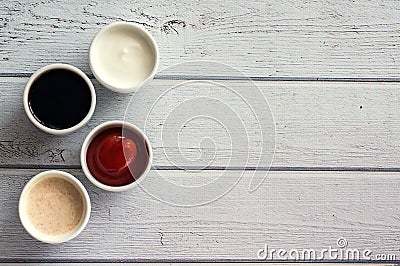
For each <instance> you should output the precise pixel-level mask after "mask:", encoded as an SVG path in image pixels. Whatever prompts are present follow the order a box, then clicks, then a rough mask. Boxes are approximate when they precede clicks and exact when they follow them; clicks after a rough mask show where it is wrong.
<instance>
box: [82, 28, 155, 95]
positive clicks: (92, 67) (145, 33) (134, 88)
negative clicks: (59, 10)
mask: <svg viewBox="0 0 400 266" xmlns="http://www.w3.org/2000/svg"><path fill="white" fill-rule="evenodd" d="M118 27H127V28H130V29H132V30H134V31H136V32H139V33H141V34H142V36H145V37H146V39H147V40H148V41H149V43H150V44H151V46H152V48H153V52H154V66H153V69H152V71H151V73H150V74H149V76H148V77H147V78H146V79H145V80H143V81H142V82H141V83H140V84H137V85H133V86H131V87H118V86H115V85H112V84H110V83H108V82H106V81H105V80H104V79H102V78H101V76H100V75H99V74H98V73H97V72H96V67H95V64H94V63H93V59H92V58H93V53H94V52H93V50H94V48H93V47H94V44H95V43H96V42H97V41H98V39H99V38H100V36H101V35H102V34H104V33H105V32H107V31H109V30H112V29H115V28H118ZM159 61H160V52H159V49H158V45H157V43H156V41H155V39H154V37H153V36H152V35H151V34H150V32H148V31H147V30H146V29H145V28H144V27H143V26H142V25H140V24H137V23H133V22H127V21H117V22H113V23H111V24H108V25H107V26H105V27H103V28H102V29H101V30H100V31H99V32H97V34H96V35H95V36H94V37H93V39H92V42H91V44H90V47H89V66H90V70H91V71H92V73H93V75H94V77H95V78H96V79H97V81H99V82H100V83H101V84H102V85H103V86H104V87H106V88H108V89H110V90H112V91H114V92H118V93H131V92H134V91H137V90H138V89H139V88H140V87H142V86H144V85H145V84H147V83H148V82H149V81H151V80H152V79H153V78H154V76H155V74H156V72H157V69H158V67H159Z"/></svg>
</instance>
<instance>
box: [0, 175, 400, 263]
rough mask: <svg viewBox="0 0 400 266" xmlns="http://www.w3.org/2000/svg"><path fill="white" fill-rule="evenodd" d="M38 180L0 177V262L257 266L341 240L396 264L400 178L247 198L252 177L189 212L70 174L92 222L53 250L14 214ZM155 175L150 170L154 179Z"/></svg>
mask: <svg viewBox="0 0 400 266" xmlns="http://www.w3.org/2000/svg"><path fill="white" fill-rule="evenodd" d="M38 172H39V170H0V177H1V180H2V182H1V183H0V191H1V193H0V199H1V200H0V214H1V215H0V224H1V227H0V228H1V234H0V250H1V253H0V260H1V259H13V258H14V259H18V258H19V259H22V258H30V259H38V260H46V259H50V260H51V259H65V260H68V259H100V260H101V259H103V260H107V259H108V260H113V259H114V260H124V259H125V260H127V259H137V260H140V259H144V260H151V259H155V260H171V259H178V260H179V259H186V260H201V259H206V260H207V259H210V258H212V259H215V260H224V259H247V260H254V261H256V260H257V255H256V252H257V251H258V249H260V248H262V247H263V244H264V243H266V244H268V245H269V247H271V248H284V249H292V248H299V249H304V248H314V249H322V248H327V247H328V246H333V247H335V246H336V240H337V239H338V238H340V237H344V238H346V240H347V241H348V247H349V248H358V249H367V248H368V249H371V250H372V251H373V254H379V253H388V254H397V255H398V256H399V254H398V247H399V239H400V235H399V232H400V227H399V215H398V213H399V210H400V209H399V206H400V205H399V198H398V194H399V193H400V186H399V185H400V179H399V175H398V174H397V173H360V172H355V173H351V174H349V173H343V172H270V174H269V176H268V179H267V181H266V182H265V183H264V184H263V185H262V186H261V187H260V188H259V189H258V190H257V191H255V192H254V193H248V190H247V187H248V181H249V180H248V178H247V177H246V176H245V177H244V178H243V179H241V180H240V182H239V183H238V184H237V186H236V187H235V188H234V189H233V190H231V192H230V193H228V194H227V195H225V196H224V197H222V198H220V199H218V200H216V201H214V202H212V203H210V204H206V205H204V206H201V207H195V208H182V207H174V206H170V205H166V204H165V203H162V202H160V201H158V200H155V199H154V198H152V197H151V196H149V195H148V194H146V193H145V192H144V191H143V190H141V189H140V188H139V187H137V188H135V189H132V190H130V191H127V192H123V193H107V192H104V191H100V190H99V189H97V188H96V187H94V186H93V185H91V184H90V183H89V181H87V179H86V178H85V177H84V176H83V174H82V173H81V172H80V171H78V170H73V171H70V172H71V173H72V174H74V175H76V176H77V177H78V178H79V179H80V180H81V181H82V182H83V183H84V185H85V186H86V188H87V189H88V192H89V195H90V197H91V200H92V205H93V208H92V216H91V218H90V221H89V224H88V226H87V228H86V229H85V230H84V231H83V233H82V234H81V235H79V236H78V237H77V238H76V239H74V240H72V241H70V242H68V243H64V244H61V245H47V244H42V243H39V242H37V241H34V240H32V239H31V238H30V237H29V236H28V234H27V233H26V232H25V231H24V229H23V228H22V226H21V225H20V223H19V220H18V212H17V202H18V198H19V194H20V191H21V190H22V188H23V186H24V184H25V183H26V182H27V180H28V179H29V178H30V177H32V176H33V175H35V174H36V173H38ZM162 174H163V175H165V177H167V178H170V179H171V180H175V181H177V180H181V179H182V178H186V177H187V174H186V173H185V172H184V171H162ZM239 174H240V172H238V171H229V175H226V176H225V177H224V178H227V180H226V181H228V182H229V179H236V178H238V176H239ZM154 175H155V171H151V172H150V174H149V177H148V178H149V179H151V178H152V177H153V176H154ZM215 176H221V171H201V172H197V173H191V174H190V177H191V178H193V179H195V180H202V178H203V177H206V178H209V177H215ZM377 180H379V182H377ZM10 188H12V189H10ZM197 196H199V195H193V197H197ZM21 243H24V244H21Z"/></svg>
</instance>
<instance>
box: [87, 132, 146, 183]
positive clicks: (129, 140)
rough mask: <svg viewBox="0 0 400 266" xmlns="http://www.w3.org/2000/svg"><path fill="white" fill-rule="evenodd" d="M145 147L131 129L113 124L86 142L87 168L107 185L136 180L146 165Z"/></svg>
mask: <svg viewBox="0 0 400 266" xmlns="http://www.w3.org/2000/svg"><path fill="white" fill-rule="evenodd" d="M148 160H149V158H148V150H147V147H146V144H145V143H144V141H143V140H140V138H139V137H138V136H137V135H136V134H135V133H133V132H131V131H129V130H127V129H124V134H122V128H121V127H113V128H108V129H106V130H104V131H103V132H101V133H99V134H98V135H97V136H96V137H94V139H93V140H92V142H91V143H90V144H89V147H88V150H87V154H86V161H87V165H88V168H89V171H90V172H91V174H92V175H93V177H94V178H96V179H97V180H98V181H99V182H101V183H103V184H105V185H108V186H124V185H128V184H130V183H132V182H134V181H135V180H136V178H135V176H137V177H138V176H140V175H141V174H142V173H143V172H144V171H145V168H146V165H147V162H148Z"/></svg>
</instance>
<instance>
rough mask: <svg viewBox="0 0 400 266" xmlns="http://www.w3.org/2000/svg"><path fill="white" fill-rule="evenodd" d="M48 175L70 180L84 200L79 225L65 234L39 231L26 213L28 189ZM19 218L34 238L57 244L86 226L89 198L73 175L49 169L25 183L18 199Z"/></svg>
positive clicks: (70, 237)
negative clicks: (50, 233) (48, 233)
mask: <svg viewBox="0 0 400 266" xmlns="http://www.w3.org/2000/svg"><path fill="white" fill-rule="evenodd" d="M50 177H56V178H62V179H64V180H67V181H68V182H70V183H71V184H72V185H74V186H75V188H77V189H78V191H79V192H80V194H81V196H82V199H83V202H84V214H83V215H82V218H81V221H80V223H79V225H78V226H77V227H76V228H75V229H74V230H73V231H71V232H68V233H66V234H62V235H47V234H44V233H42V232H41V231H39V230H38V229H36V228H35V226H34V225H33V224H32V222H31V221H30V219H29V217H28V214H27V200H28V199H27V197H28V195H29V192H30V190H31V189H32V188H33V186H34V185H35V184H37V183H38V182H39V181H42V180H44V179H46V178H50ZM18 211H19V218H20V220H21V223H22V225H23V227H24V228H25V230H26V231H27V232H28V233H29V234H30V235H31V236H32V237H33V238H35V239H37V240H39V241H42V242H45V243H49V244H57V243H62V242H66V241H69V240H71V239H73V238H74V237H76V236H77V235H79V234H80V233H81V232H82V231H83V229H84V228H85V227H86V225H87V223H88V221H89V217H90V212H91V205H90V198H89V195H88V193H87V191H86V189H85V187H84V186H83V185H82V183H81V182H80V181H79V180H78V179H77V178H75V177H74V176H73V175H71V174H69V173H67V172H63V171H58V170H50V171H45V172H42V173H39V174H37V175H36V176H34V177H33V178H32V179H31V180H29V181H28V183H27V184H26V185H25V187H24V189H23V190H22V193H21V196H20V199H19V207H18Z"/></svg>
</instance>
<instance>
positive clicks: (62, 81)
mask: <svg viewBox="0 0 400 266" xmlns="http://www.w3.org/2000/svg"><path fill="white" fill-rule="evenodd" d="M91 102H92V95H91V93H90V88H89V85H88V84H87V83H86V81H85V80H84V79H83V78H82V77H81V76H80V75H78V74H77V73H75V72H72V71H70V70H66V69H52V70H49V71H47V72H45V73H43V74H42V75H40V76H39V77H38V78H37V79H36V80H35V81H34V82H33V83H32V85H31V88H30V91H29V94H28V103H29V108H30V110H31V113H32V114H33V116H34V117H35V118H36V120H38V121H39V122H40V123H41V124H42V125H44V126H46V127H48V128H52V129H67V128H71V127H73V126H75V125H77V124H79V123H80V122H81V121H82V120H83V119H84V118H85V117H86V115H87V114H88V113H89V110H90V106H91Z"/></svg>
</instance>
